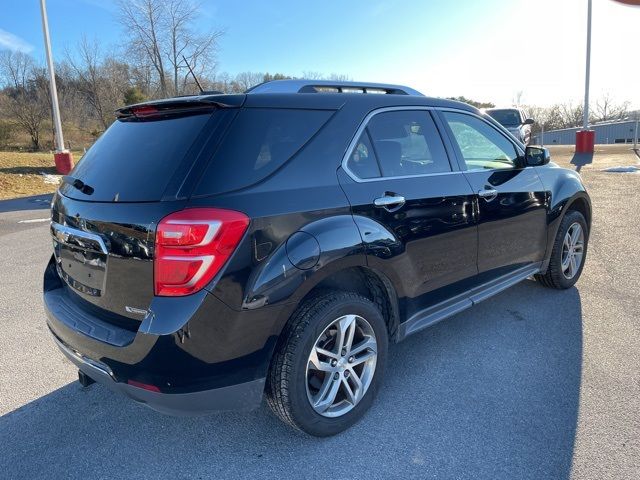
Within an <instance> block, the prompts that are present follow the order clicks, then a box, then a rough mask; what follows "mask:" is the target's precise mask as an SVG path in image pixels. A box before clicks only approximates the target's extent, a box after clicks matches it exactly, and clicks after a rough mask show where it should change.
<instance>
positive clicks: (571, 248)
mask: <svg viewBox="0 0 640 480" xmlns="http://www.w3.org/2000/svg"><path fill="white" fill-rule="evenodd" d="M588 240H589V227H588V226H587V221H586V220H585V218H584V217H583V216H582V214H581V213H580V212H577V211H575V210H572V211H569V212H567V214H566V215H565V216H564V218H563V219H562V222H561V223H560V227H559V228H558V233H557V234H556V238H555V241H554V242H553V250H552V251H551V258H550V260H549V267H548V268H547V272H546V273H545V274H544V275H543V274H538V275H536V276H535V278H536V280H537V281H539V282H540V283H541V284H542V285H544V286H545V287H549V288H556V289H559V290H563V289H566V288H570V287H572V286H573V285H575V283H576V282H577V281H578V279H579V278H580V275H581V274H582V269H583V268H584V262H585V260H586V258H587V243H588Z"/></svg>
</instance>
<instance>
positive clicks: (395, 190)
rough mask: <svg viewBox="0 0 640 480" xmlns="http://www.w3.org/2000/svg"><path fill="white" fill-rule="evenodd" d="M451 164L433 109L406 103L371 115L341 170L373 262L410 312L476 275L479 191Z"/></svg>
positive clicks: (355, 216)
mask: <svg viewBox="0 0 640 480" xmlns="http://www.w3.org/2000/svg"><path fill="white" fill-rule="evenodd" d="M452 164H453V165H456V163H455V161H453V162H450V161H449V157H448V154H447V151H446V150H445V147H444V145H443V142H442V139H441V137H440V133H439V131H438V129H437V128H436V125H435V123H434V120H433V118H432V115H431V112H430V111H428V110H426V109H410V108H408V107H406V108H405V107H403V108H402V109H398V108H396V109H391V110H386V111H381V112H379V113H375V114H373V115H371V116H370V118H369V120H368V121H367V122H365V124H364V125H363V126H362V127H361V128H360V130H359V132H358V134H357V135H356V138H355V139H354V142H353V143H352V145H351V147H350V151H349V154H348V157H347V158H346V159H345V162H344V163H343V168H342V169H341V170H340V171H339V172H340V173H339V177H340V181H341V185H342V187H343V189H344V191H345V193H346V195H347V197H348V199H349V202H350V203H351V206H352V211H353V215H354V219H355V221H356V223H357V224H358V226H359V228H360V232H361V235H362V238H363V240H364V242H365V245H366V246H367V254H368V256H367V259H368V263H369V265H370V266H371V267H372V268H375V269H377V270H380V271H382V272H383V273H384V274H385V275H387V276H388V277H389V278H390V279H392V280H393V283H394V284H395V285H396V286H399V288H397V290H398V296H399V298H400V300H401V308H403V309H404V311H403V314H404V315H405V318H408V317H409V316H410V315H412V314H413V313H415V312H416V311H419V310H421V309H423V308H426V307H427V306H429V304H432V303H434V302H435V301H436V300H435V299H432V298H430V297H429V295H428V294H429V292H432V291H434V290H435V289H438V288H439V287H442V286H445V285H451V284H454V283H455V282H459V281H461V280H464V279H468V278H471V277H475V275H476V274H477V266H476V259H477V231H476V225H475V220H474V218H473V217H474V214H473V198H474V192H473V190H471V187H470V186H469V183H468V182H467V180H466V179H465V177H464V175H463V173H462V172H461V171H459V169H458V168H457V167H456V168H453V167H452Z"/></svg>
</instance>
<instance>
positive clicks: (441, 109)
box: [340, 105, 533, 183]
mask: <svg viewBox="0 0 640 480" xmlns="http://www.w3.org/2000/svg"><path fill="white" fill-rule="evenodd" d="M406 110H425V111H439V112H454V113H464V114H467V115H471V116H472V117H476V118H477V119H479V120H481V121H483V122H484V123H486V124H487V125H488V126H490V127H491V128H493V129H494V130H495V131H496V132H498V133H499V134H500V135H502V136H503V137H504V138H505V139H506V140H507V141H508V142H509V143H511V145H513V147H514V148H515V150H516V153H518V154H519V155H524V151H523V150H522V148H520V146H519V145H518V144H517V143H514V142H513V141H512V140H511V139H510V138H509V137H508V136H507V135H505V134H504V132H501V131H500V130H499V129H497V128H496V127H495V126H494V125H492V124H491V122H488V121H487V120H486V119H485V118H483V117H482V116H481V115H478V114H477V113H475V112H470V111H469V110H464V109H461V108H454V107H432V106H425V105H413V106H411V105H406V106H398V107H383V108H378V109H376V110H372V111H371V112H369V113H368V114H367V116H366V117H364V120H363V121H362V123H361V124H360V126H359V127H358V129H357V130H356V133H355V135H354V136H353V138H352V139H351V141H350V142H349V146H348V147H347V151H346V153H345V154H344V156H343V157H342V163H341V164H340V166H341V167H342V169H343V170H344V171H345V173H346V174H347V175H348V176H349V178H351V179H352V180H353V181H354V182H357V183H370V182H380V181H383V180H402V179H405V178H421V177H436V176H440V175H457V174H461V173H474V172H499V171H503V170H510V168H487V169H484V168H474V169H467V170H452V171H450V172H438V173H421V174H418V175H402V176H395V177H383V176H380V177H376V178H360V177H358V176H357V175H356V174H355V173H353V172H352V171H351V170H350V169H349V167H348V166H347V162H348V161H349V157H350V155H351V152H352V151H353V149H354V148H355V146H356V143H357V142H358V139H359V138H360V135H362V132H363V131H364V129H365V128H367V125H368V124H369V121H370V120H371V119H372V118H373V117H374V116H376V115H378V114H379V113H385V112H397V111H406ZM436 127H437V126H436ZM438 134H439V135H440V136H441V137H442V135H443V134H442V133H441V132H438ZM454 140H455V139H454ZM442 142H443V144H444V139H442ZM445 150H446V146H445ZM448 160H449V162H450V163H451V159H448ZM513 168H518V167H517V166H514V167H513ZM529 168H533V167H530V166H528V167H522V168H521V169H522V170H526V169H529ZM381 173H382V172H381Z"/></svg>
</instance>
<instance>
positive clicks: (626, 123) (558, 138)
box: [531, 120, 640, 145]
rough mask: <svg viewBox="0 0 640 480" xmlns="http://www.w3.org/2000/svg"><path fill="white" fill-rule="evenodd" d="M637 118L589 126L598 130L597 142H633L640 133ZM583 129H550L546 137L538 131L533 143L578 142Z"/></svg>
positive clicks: (570, 143) (565, 143) (556, 143)
mask: <svg viewBox="0 0 640 480" xmlns="http://www.w3.org/2000/svg"><path fill="white" fill-rule="evenodd" d="M636 125H637V120H622V121H616V122H603V123H596V124H593V125H589V128H590V129H592V130H595V132H596V144H606V143H633V142H634V138H635V136H636V135H640V132H638V130H637V126H636ZM578 130H582V128H581V127H576V128H563V129H561V130H550V131H548V132H544V139H542V138H541V134H540V133H538V134H536V135H534V136H533V140H532V142H531V143H532V144H533V145H540V144H542V143H543V140H544V144H545V145H574V144H575V143H576V132H577V131H578Z"/></svg>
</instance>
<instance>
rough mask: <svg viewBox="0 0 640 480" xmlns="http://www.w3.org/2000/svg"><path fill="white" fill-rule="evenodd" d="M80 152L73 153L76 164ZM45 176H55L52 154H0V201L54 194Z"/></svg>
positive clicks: (52, 184) (51, 185) (53, 188)
mask: <svg viewBox="0 0 640 480" xmlns="http://www.w3.org/2000/svg"><path fill="white" fill-rule="evenodd" d="M81 156H82V152H73V158H74V160H75V161H76V162H77V161H78V160H79V159H80V157H81ZM45 174H49V175H56V174H57V172H56V167H55V165H54V163H53V154H52V153H31V152H0V199H2V200H4V199H7V198H16V197H25V196H29V195H38V194H41V193H52V192H55V190H56V188H58V185H57V184H55V183H46V182H45V179H46V177H45Z"/></svg>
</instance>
